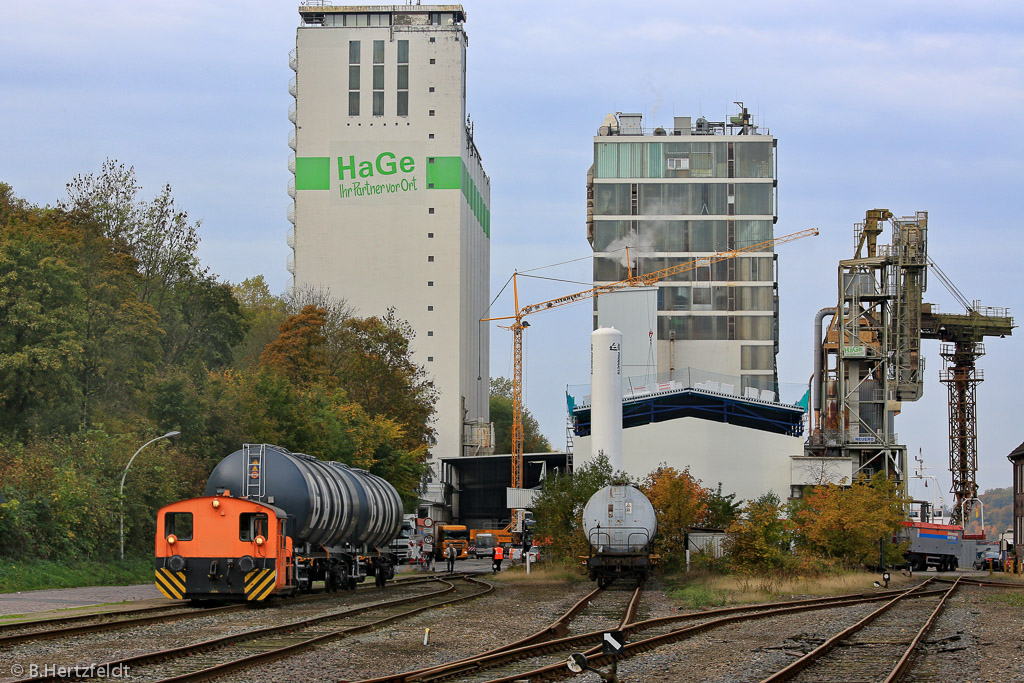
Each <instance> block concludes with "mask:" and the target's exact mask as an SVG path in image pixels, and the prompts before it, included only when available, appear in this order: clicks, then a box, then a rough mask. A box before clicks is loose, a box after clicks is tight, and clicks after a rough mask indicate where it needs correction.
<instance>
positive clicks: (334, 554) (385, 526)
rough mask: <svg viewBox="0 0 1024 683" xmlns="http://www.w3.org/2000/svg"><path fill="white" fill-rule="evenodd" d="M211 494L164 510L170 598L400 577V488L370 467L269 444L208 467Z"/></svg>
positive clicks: (282, 591) (163, 576)
mask: <svg viewBox="0 0 1024 683" xmlns="http://www.w3.org/2000/svg"><path fill="white" fill-rule="evenodd" d="M206 493H207V495H206V496H203V497H201V498H193V499H191V500H184V501H179V502H178V503H174V504H172V505H168V506H166V507H164V508H162V509H161V510H160V511H159V513H158V517H157V536H156V585H157V587H158V588H159V589H160V590H161V592H163V593H164V595H166V596H167V597H169V598H172V599H192V600H217V601H241V600H247V601H255V602H259V601H262V600H265V599H266V598H268V597H270V596H272V595H292V594H295V593H297V592H309V591H311V590H312V589H313V584H314V583H315V582H318V581H322V582H323V583H324V586H325V587H326V589H327V591H329V592H331V591H336V590H350V589H353V588H355V587H356V585H357V584H359V583H362V582H364V581H366V580H367V579H368V578H373V580H374V582H375V583H376V585H377V586H383V585H385V583H386V581H388V580H389V579H391V578H393V577H394V571H395V569H394V568H395V564H396V563H397V558H396V557H395V555H394V554H393V553H391V552H388V550H387V546H388V543H389V542H390V541H391V540H392V539H393V538H395V537H396V536H397V535H398V532H399V530H400V525H401V516H402V503H401V499H400V498H399V496H398V492H397V491H395V489H394V487H392V486H391V485H390V484H388V483H387V482H386V481H384V480H383V479H381V478H380V477H377V476H375V475H373V474H370V473H369V472H365V471H362V470H357V469H352V468H349V467H347V466H345V465H342V464H340V463H334V462H321V461H319V460H317V459H316V458H313V457H311V456H308V455H303V454H293V453H289V452H288V451H286V450H285V449H283V448H279V447H277V446H269V445H266V444H258V445H247V446H245V447H243V448H242V449H241V450H239V451H236V452H235V453H232V454H231V455H229V456H228V457H226V458H225V459H224V460H223V461H221V463H220V464H219V465H217V467H216V468H215V469H214V471H213V473H212V474H211V475H210V480H209V482H208V483H207V490H206Z"/></svg>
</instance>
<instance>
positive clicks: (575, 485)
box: [533, 453, 612, 564]
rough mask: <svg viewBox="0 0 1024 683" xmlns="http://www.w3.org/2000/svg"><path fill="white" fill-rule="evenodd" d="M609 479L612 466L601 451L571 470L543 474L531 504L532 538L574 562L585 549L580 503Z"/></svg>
mask: <svg viewBox="0 0 1024 683" xmlns="http://www.w3.org/2000/svg"><path fill="white" fill-rule="evenodd" d="M611 481H612V468H611V465H610V464H609V463H608V458H607V457H605V455H604V454H603V453H599V454H598V457H596V458H594V459H593V460H591V461H589V462H588V463H586V464H585V465H583V466H582V467H580V468H578V469H577V470H576V471H575V472H573V473H572V474H569V473H567V472H560V473H559V474H557V475H555V476H549V477H547V478H546V479H545V480H544V482H543V485H542V486H541V491H540V494H539V495H538V496H537V500H536V501H535V503H534V507H533V517H534V519H535V520H536V523H537V524H536V526H535V527H534V538H535V539H536V540H537V542H543V543H546V544H549V548H550V551H551V554H552V556H553V557H556V558H559V559H560V560H562V561H563V562H566V563H568V564H575V563H576V561H577V558H578V556H580V555H586V554H587V552H588V549H589V545H590V544H589V543H588V541H587V536H586V531H585V530H584V529H583V519H582V515H583V507H584V506H585V505H586V504H587V501H588V500H590V497H591V496H593V495H594V494H595V493H597V492H598V491H599V490H600V489H602V488H603V487H605V486H607V485H608V484H610V483H611Z"/></svg>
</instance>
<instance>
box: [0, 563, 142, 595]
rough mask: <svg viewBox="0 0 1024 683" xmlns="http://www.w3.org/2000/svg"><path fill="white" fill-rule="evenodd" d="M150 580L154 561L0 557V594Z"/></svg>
mask: <svg viewBox="0 0 1024 683" xmlns="http://www.w3.org/2000/svg"><path fill="white" fill-rule="evenodd" d="M152 580H153V560H152V559H151V558H146V559H126V560H124V561H113V560H112V561H110V562H91V561H90V562H75V563H74V564H71V565H68V564H63V563H59V562H48V561H44V560H35V561H30V562H13V561H11V560H0V593H14V592H17V591H31V590H40V589H44V588H80V587H82V586H123V585H130V584H137V583H149V582H151V581H152Z"/></svg>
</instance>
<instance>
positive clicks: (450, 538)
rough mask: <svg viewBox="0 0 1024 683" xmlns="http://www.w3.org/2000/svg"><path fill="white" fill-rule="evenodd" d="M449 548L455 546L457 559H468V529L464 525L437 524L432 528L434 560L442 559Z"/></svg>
mask: <svg viewBox="0 0 1024 683" xmlns="http://www.w3.org/2000/svg"><path fill="white" fill-rule="evenodd" d="M449 546H455V549H456V550H457V551H458V553H459V554H458V556H457V558H458V559H460V560H464V559H466V558H467V557H469V555H468V553H467V549H468V548H469V529H467V528H466V526H465V525H464V524H438V525H436V526H435V527H434V559H435V560H436V561H438V562H440V561H441V560H443V559H444V557H445V553H446V552H447V550H448V547H449Z"/></svg>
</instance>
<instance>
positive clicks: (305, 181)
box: [295, 157, 331, 190]
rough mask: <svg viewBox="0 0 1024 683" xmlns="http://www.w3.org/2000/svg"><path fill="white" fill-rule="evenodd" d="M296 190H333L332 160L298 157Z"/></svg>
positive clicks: (296, 163)
mask: <svg viewBox="0 0 1024 683" xmlns="http://www.w3.org/2000/svg"><path fill="white" fill-rule="evenodd" d="M295 189H296V190H329V189H331V158H330V157H297V158H296V159H295Z"/></svg>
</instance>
